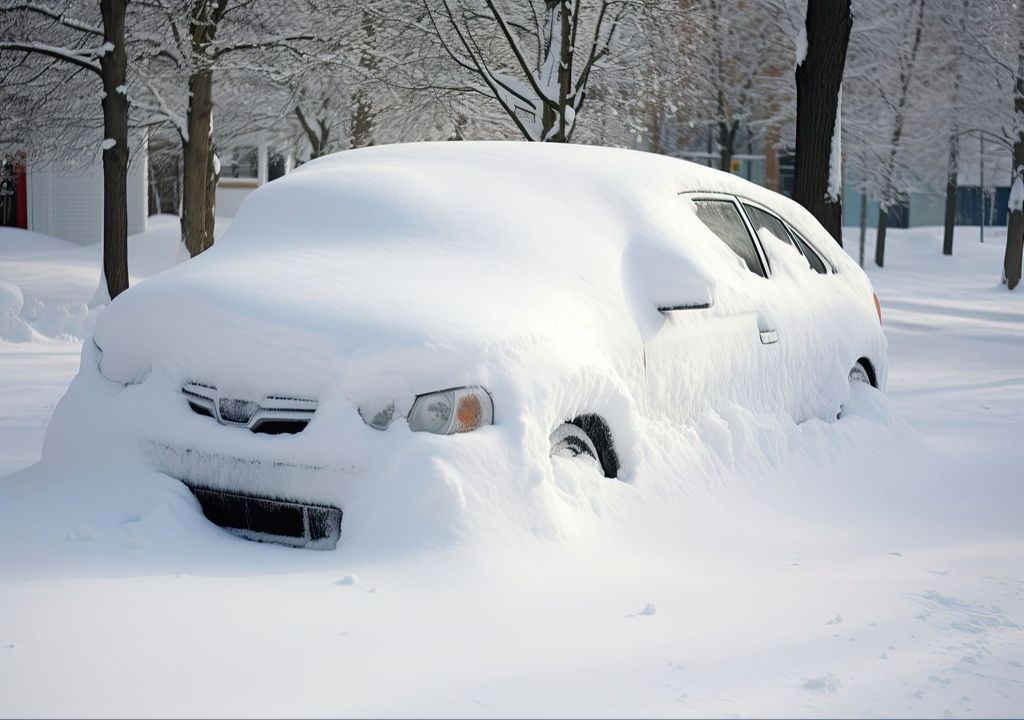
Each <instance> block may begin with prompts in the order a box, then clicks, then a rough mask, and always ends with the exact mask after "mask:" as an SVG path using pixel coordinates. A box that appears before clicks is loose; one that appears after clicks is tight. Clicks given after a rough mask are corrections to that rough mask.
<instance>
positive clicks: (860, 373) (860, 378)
mask: <svg viewBox="0 0 1024 720" xmlns="http://www.w3.org/2000/svg"><path fill="white" fill-rule="evenodd" d="M850 382H851V383H855V382H861V383H865V384H866V385H871V384H872V382H871V376H870V375H868V371H867V370H866V369H865V368H864V366H863V365H861V364H860V363H859V362H858V363H856V364H855V365H854V366H853V367H852V368H850Z"/></svg>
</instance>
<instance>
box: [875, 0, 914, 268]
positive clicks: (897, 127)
mask: <svg viewBox="0 0 1024 720" xmlns="http://www.w3.org/2000/svg"><path fill="white" fill-rule="evenodd" d="M923 18H924V0H919V2H918V5H917V20H916V24H915V29H914V40H913V42H912V43H911V45H910V57H909V59H908V60H907V64H906V66H905V67H904V68H903V70H902V71H901V72H900V98H899V102H898V103H897V104H896V118H895V121H894V122H893V128H892V135H891V136H890V139H889V157H888V159H887V160H886V163H885V170H884V171H883V173H882V177H883V178H885V180H884V183H885V185H884V187H883V189H882V193H881V203H883V204H884V203H888V202H892V197H893V195H894V193H895V188H894V187H893V174H894V173H895V172H896V158H897V156H898V155H899V150H900V141H901V140H902V139H903V126H904V123H905V122H906V108H907V102H908V101H909V98H910V82H911V80H912V79H913V76H914V64H915V63H916V61H917V51H918V49H919V48H920V47H921V30H922V29H923V28H924V20H923ZM879 212H881V209H879ZM885 213H886V220H888V214H889V213H888V210H886V211H885ZM884 259H885V228H883V227H882V226H881V225H879V226H878V243H877V244H876V245H875V264H876V265H878V267H882V264H883V260H884Z"/></svg>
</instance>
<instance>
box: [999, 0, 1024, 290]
mask: <svg viewBox="0 0 1024 720" xmlns="http://www.w3.org/2000/svg"><path fill="white" fill-rule="evenodd" d="M1017 18H1018V21H1024V5H1020V4H1018V6H1017ZM1013 109H1014V114H1015V115H1016V116H1017V128H1018V130H1017V139H1016V140H1015V141H1014V143H1013V177H1012V180H1011V184H1010V207H1009V211H1010V215H1009V218H1008V219H1007V222H1006V255H1005V256H1004V258H1003V273H1004V275H1005V276H1006V287H1008V288H1009V289H1010V290H1013V289H1014V288H1016V287H1017V284H1018V283H1019V282H1020V275H1021V256H1022V255H1024V36H1021V41H1020V47H1019V49H1018V54H1017V78H1016V81H1015V83H1014V96H1013Z"/></svg>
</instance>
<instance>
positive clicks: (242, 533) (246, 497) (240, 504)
mask: <svg viewBox="0 0 1024 720" xmlns="http://www.w3.org/2000/svg"><path fill="white" fill-rule="evenodd" d="M145 447H146V450H147V452H146V454H147V456H148V459H149V461H150V462H151V463H152V465H153V467H154V468H155V469H157V470H159V471H160V472H163V473H164V474H166V475H169V476H170V477H173V478H174V479H176V480H178V481H180V482H181V483H183V484H184V485H185V486H186V487H187V488H188V489H189V490H191V491H192V494H193V495H194V496H195V498H196V499H197V500H198V501H199V505H200V507H201V508H202V511H203V514H204V515H205V516H206V518H207V519H208V520H209V521H210V522H212V523H213V524H215V525H218V526H220V527H222V528H224V529H225V530H227V531H228V532H231V533H232V534H234V535H237V536H239V537H243V538H245V539H247V540H254V541H257V542H272V543H278V544H281V545H288V546H290V547H301V548H309V549H316V550H333V549H334V548H335V546H336V545H337V544H338V539H339V537H340V535H341V520H342V510H341V508H340V507H339V506H340V502H339V498H337V497H335V496H333V494H331V493H323V492H322V488H323V487H324V486H325V485H333V484H335V483H334V482H332V480H333V481H336V480H337V478H338V476H339V475H344V474H346V470H349V471H350V470H351V468H344V467H332V468H327V467H323V466H316V465H299V464H293V463H289V462H282V461H272V460H266V459H263V460H257V459H247V458H241V457H233V456H230V455H223V454H220V453H214V452H208V451H203V450H198V449H195V448H183V447H177V446H173V445H168V444H164V443H156V442H149V443H146V445H145ZM318 490H321V491H320V492H318Z"/></svg>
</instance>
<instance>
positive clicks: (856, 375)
mask: <svg viewBox="0 0 1024 720" xmlns="http://www.w3.org/2000/svg"><path fill="white" fill-rule="evenodd" d="M871 377H872V376H871V372H870V371H869V370H868V369H867V368H866V367H865V366H864V363H862V362H861V361H860V360H858V361H857V362H855V363H854V364H853V367H852V368H850V373H849V374H848V375H847V379H848V380H849V382H850V389H851V391H852V389H853V384H854V383H864V384H865V385H867V386H868V387H874V386H875V383H874V382H872V380H871ZM845 410H846V405H840V406H839V414H838V415H836V420H839V419H841V418H842V417H843V412H844V411H845Z"/></svg>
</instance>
